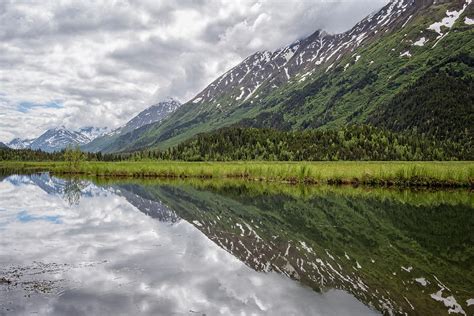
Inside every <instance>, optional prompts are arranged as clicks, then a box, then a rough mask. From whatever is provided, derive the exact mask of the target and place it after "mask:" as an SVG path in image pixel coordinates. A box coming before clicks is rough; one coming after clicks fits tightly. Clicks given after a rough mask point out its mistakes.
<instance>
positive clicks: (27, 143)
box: [7, 138, 35, 149]
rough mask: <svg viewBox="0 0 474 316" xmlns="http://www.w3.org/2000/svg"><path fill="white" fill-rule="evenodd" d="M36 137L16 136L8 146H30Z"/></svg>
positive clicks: (20, 147)
mask: <svg viewBox="0 0 474 316" xmlns="http://www.w3.org/2000/svg"><path fill="white" fill-rule="evenodd" d="M34 140H35V139H34V138H33V139H21V138H15V139H13V140H12V141H10V142H9V143H8V144H7V146H8V147H10V148H12V149H25V148H29V147H30V145H31V143H32V142H33V141H34Z"/></svg>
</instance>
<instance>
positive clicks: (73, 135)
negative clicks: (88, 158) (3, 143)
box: [7, 126, 109, 152]
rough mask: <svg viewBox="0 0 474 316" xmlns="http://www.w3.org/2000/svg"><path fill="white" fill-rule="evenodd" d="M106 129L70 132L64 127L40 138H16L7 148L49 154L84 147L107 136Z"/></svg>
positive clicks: (52, 130) (84, 128) (89, 127)
mask: <svg viewBox="0 0 474 316" xmlns="http://www.w3.org/2000/svg"><path fill="white" fill-rule="evenodd" d="M108 131H109V129H108V128H106V127H91V126H88V127H83V128H80V129H78V130H75V131H74V130H68V129H66V128H65V127H64V126H61V127H57V128H53V129H49V130H47V131H46V132H44V133H43V134H42V135H41V136H39V137H38V138H33V139H21V138H15V139H13V140H12V141H10V142H9V143H8V144H7V146H8V147H9V148H12V149H35V150H36V149H41V150H43V151H47V152H53V151H60V150H62V149H64V148H66V147H67V146H69V145H73V146H75V145H79V146H80V145H84V144H87V143H89V142H91V141H93V140H94V139H96V138H97V137H101V136H103V135H105V134H107V133H108Z"/></svg>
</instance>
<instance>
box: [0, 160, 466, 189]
mask: <svg viewBox="0 0 474 316" xmlns="http://www.w3.org/2000/svg"><path fill="white" fill-rule="evenodd" d="M0 169H4V170H10V171H15V172H35V171H50V172H52V173H53V174H82V175H90V176H99V177H107V176H110V177H140V178H146V177H160V178H212V179H222V178H239V179H246V180H255V181H265V182H289V183H294V184H297V183H305V184H316V183H326V184H365V185H382V186H428V187H437V186H439V187H442V186H446V187H474V162H177V161H145V162H84V163H82V164H81V166H80V167H79V168H78V169H77V170H70V169H69V168H68V166H67V165H66V163H64V162H41V163H39V162H0Z"/></svg>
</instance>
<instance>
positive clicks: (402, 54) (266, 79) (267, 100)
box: [111, 0, 474, 151]
mask: <svg viewBox="0 0 474 316" xmlns="http://www.w3.org/2000/svg"><path fill="white" fill-rule="evenodd" d="M473 17H474V9H473V5H472V0H451V1H446V0H437V1H433V0H394V1H392V2H390V3H389V4H388V5H387V6H385V7H384V8H382V9H381V10H380V11H379V12H377V13H374V14H372V15H370V16H368V17H367V18H365V19H364V20H362V21H361V22H359V23H358V24H357V25H355V26H354V27H353V28H352V29H351V30H349V31H347V32H345V33H342V34H335V35H332V34H327V33H325V32H323V31H316V32H315V33H314V34H312V35H311V36H309V37H308V38H305V39H302V40H300V41H297V42H294V43H292V44H290V45H288V46H286V47H283V48H281V49H279V50H277V51H275V52H269V51H264V52H257V53H255V54H253V55H252V56H250V57H248V58H246V59H245V60H244V61H243V62H242V63H241V64H239V65H238V66H236V67H235V68H233V69H231V70H229V71H228V72H227V73H225V74H223V75H222V76H221V77H219V78H218V79H216V80H215V81H214V82H213V83H211V84H210V85H209V86H208V87H206V88H205V89H204V90H203V91H202V92H200V93H199V94H198V95H197V96H196V97H195V98H193V99H192V100H191V101H190V102H188V103H186V104H184V105H183V106H181V107H180V108H179V109H178V110H177V111H176V112H174V113H173V114H172V115H171V116H170V117H169V118H168V119H167V120H165V121H164V122H160V124H155V125H153V124H151V125H147V126H146V127H144V128H142V129H140V130H136V131H134V134H133V135H128V137H126V139H127V142H126V143H125V142H122V143H121V144H120V145H117V146H112V147H111V148H113V149H114V150H115V151H130V150H136V149H142V148H146V147H159V148H166V147H169V146H173V145H176V144H177V143H179V142H181V141H183V140H186V139H188V138H190V137H192V136H194V135H196V134H198V133H202V132H208V131H212V130H216V129H218V128H220V127H223V126H228V125H232V124H239V125H244V126H253V127H273V128H278V129H284V130H288V129H305V128H338V127H340V126H344V125H346V124H358V123H370V124H374V125H377V126H383V127H387V128H390V129H394V130H397V131H398V130H407V129H410V130H413V129H420V130H422V131H423V132H425V133H429V134H430V135H433V136H434V137H444V138H445V137H447V136H452V135H456V136H457V138H460V139H464V141H466V139H468V141H471V140H472V129H471V127H470V124H469V121H471V122H472V120H473V119H474V114H473V110H472V104H473V100H474V95H473V91H474V89H473V88H474V86H473V80H472V78H473V74H474V70H473V69H474V68H473V67H474V62H473V60H474V56H473V53H472V52H473V51H474V40H473V39H474V36H473V35H474V29H473V25H472V24H473V23H472V21H473V20H472V18H473ZM439 78H442V79H439ZM431 79H435V80H438V82H433V80H431ZM443 83H447V85H444V86H443ZM429 85H431V86H429ZM440 85H441V86H442V87H443V88H441V89H440ZM432 88H436V89H438V90H437V91H435V93H430V92H429V91H430V90H431V89H432ZM414 91H421V93H420V94H418V95H416V96H412V95H413V93H414ZM410 95H411V96H412V97H411V98H410V97H409V96H410ZM451 96H452V97H451ZM440 99H441V100H443V101H446V102H440V101H439V100H440ZM397 107H399V109H400V110H397ZM402 109H403V110H402ZM402 112H403V113H402ZM440 113H442V115H440ZM392 117H396V121H393V120H392V119H391V118H392ZM433 122H436V123H442V124H441V125H442V127H443V128H436V125H435V124H433ZM444 123H446V124H444Z"/></svg>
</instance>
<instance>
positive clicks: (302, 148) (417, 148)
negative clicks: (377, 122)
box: [0, 125, 474, 161]
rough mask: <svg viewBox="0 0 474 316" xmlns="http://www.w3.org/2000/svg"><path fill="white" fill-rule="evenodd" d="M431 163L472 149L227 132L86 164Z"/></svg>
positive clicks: (369, 131)
mask: <svg viewBox="0 0 474 316" xmlns="http://www.w3.org/2000/svg"><path fill="white" fill-rule="evenodd" d="M65 159H66V158H65V151H64V150H63V151H60V152H56V153H47V152H43V151H40V150H31V149H20V150H13V149H0V161H1V160H14V161H64V160H65ZM145 159H151V160H183V161H236V160H266V161H336V160H373V161H389V160H394V161H422V160H425V161H431V160H440V161H441V160H474V152H473V148H472V146H465V145H464V144H462V143H457V142H453V141H450V140H442V139H435V138H432V137H427V136H424V135H420V134H419V133H417V132H416V131H408V132H402V133H396V132H392V131H389V130H387V129H382V128H377V127H373V126H370V125H353V126H348V127H345V128H343V129H340V130H303V131H280V130H275V129H259V128H242V127H227V128H223V129H220V130H217V131H214V132H211V133H205V134H199V135H197V136H196V137H194V138H192V139H190V140H187V141H185V142H183V143H181V144H179V145H177V146H175V147H172V148H169V149H167V150H164V151H160V150H144V151H139V152H134V153H116V154H102V153H100V152H98V153H85V154H84V160H87V161H124V160H145Z"/></svg>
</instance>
